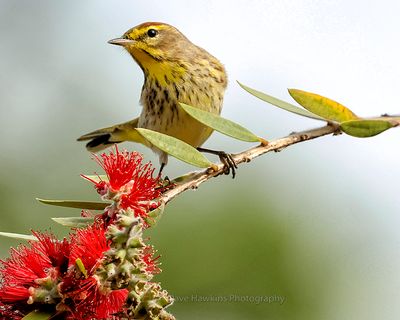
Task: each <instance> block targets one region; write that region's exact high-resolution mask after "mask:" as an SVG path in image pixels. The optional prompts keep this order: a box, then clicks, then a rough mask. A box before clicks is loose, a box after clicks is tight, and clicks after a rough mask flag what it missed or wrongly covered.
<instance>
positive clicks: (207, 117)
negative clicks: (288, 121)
mask: <svg viewBox="0 0 400 320" xmlns="http://www.w3.org/2000/svg"><path fill="white" fill-rule="evenodd" d="M180 106H181V108H182V109H183V110H185V112H187V113H188V114H189V115H190V116H191V117H193V118H195V119H196V120H198V121H200V122H201V123H203V124H205V125H206V126H208V127H210V128H212V129H214V130H216V131H218V132H221V133H222V134H225V135H227V136H230V137H232V138H235V139H238V140H242V141H247V142H260V141H261V140H260V138H259V137H257V136H256V135H255V134H254V133H252V132H251V131H250V130H248V129H246V128H244V127H242V126H241V125H239V124H237V123H235V122H233V121H231V120H228V119H225V118H223V117H221V116H219V115H217V114H213V113H210V112H207V111H204V110H200V109H198V108H195V107H192V106H189V105H187V104H184V103H180Z"/></svg>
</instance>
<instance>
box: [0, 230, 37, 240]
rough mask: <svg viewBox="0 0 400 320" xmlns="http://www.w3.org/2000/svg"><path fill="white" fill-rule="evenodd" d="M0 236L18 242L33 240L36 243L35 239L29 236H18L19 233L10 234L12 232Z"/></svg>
mask: <svg viewBox="0 0 400 320" xmlns="http://www.w3.org/2000/svg"><path fill="white" fill-rule="evenodd" d="M0 236H2V237H6V238H12V239H19V240H34V241H37V238H36V237H35V236H33V235H30V234H19V233H12V232H0Z"/></svg>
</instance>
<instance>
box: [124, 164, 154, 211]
mask: <svg viewBox="0 0 400 320" xmlns="http://www.w3.org/2000/svg"><path fill="white" fill-rule="evenodd" d="M153 173H154V169H152V168H151V164H150V163H147V164H146V165H144V166H143V167H141V168H140V170H139V171H138V172H137V173H136V174H135V175H134V177H133V179H132V182H131V185H130V190H129V192H127V193H126V194H123V195H122V196H121V203H120V206H121V208H122V209H128V208H131V209H132V210H134V212H135V216H136V217H138V216H141V217H146V216H147V212H148V211H149V210H150V209H154V202H153V201H152V200H154V199H156V198H157V197H159V196H160V194H161V191H162V190H161V188H159V179H158V177H157V178H154V177H153ZM155 207H157V205H156V206H155Z"/></svg>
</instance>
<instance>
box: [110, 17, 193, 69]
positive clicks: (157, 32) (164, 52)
mask: <svg viewBox="0 0 400 320" xmlns="http://www.w3.org/2000/svg"><path fill="white" fill-rule="evenodd" d="M108 43H110V44H114V45H119V46H122V47H124V48H125V49H126V50H127V51H128V52H129V53H130V54H131V55H132V57H133V58H134V59H135V60H136V62H137V63H138V64H139V65H140V66H141V67H142V68H143V67H146V65H149V64H154V63H156V62H163V61H173V60H177V59H180V58H182V54H184V53H186V52H187V47H188V46H189V47H191V46H194V45H193V44H192V43H191V42H190V41H189V40H188V39H187V38H186V37H185V36H184V35H183V34H182V33H181V32H179V30H178V29H176V28H175V27H173V26H171V25H169V24H166V23H161V22H146V23H142V24H140V25H138V26H136V27H134V28H132V29H129V30H128V31H127V32H125V33H124V34H123V36H122V37H120V38H116V39H112V40H110V41H108Z"/></svg>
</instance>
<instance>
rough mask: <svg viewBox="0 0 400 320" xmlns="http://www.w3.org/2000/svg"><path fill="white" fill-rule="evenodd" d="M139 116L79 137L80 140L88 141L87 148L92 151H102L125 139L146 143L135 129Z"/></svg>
mask: <svg viewBox="0 0 400 320" xmlns="http://www.w3.org/2000/svg"><path fill="white" fill-rule="evenodd" d="M138 121H139V118H136V119H133V120H131V121H128V122H124V123H120V124H117V125H115V126H112V127H107V128H102V129H98V130H95V131H93V132H90V133H87V134H84V135H83V136H81V137H79V138H78V139H77V140H78V141H87V140H90V141H89V142H88V143H87V144H86V149H88V150H89V151H91V152H98V151H101V150H103V149H105V148H107V147H109V146H110V145H113V144H115V143H120V142H123V141H133V142H138V143H144V141H143V138H142V137H141V136H140V134H139V133H138V132H137V131H136V130H135V128H137V126H138Z"/></svg>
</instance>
